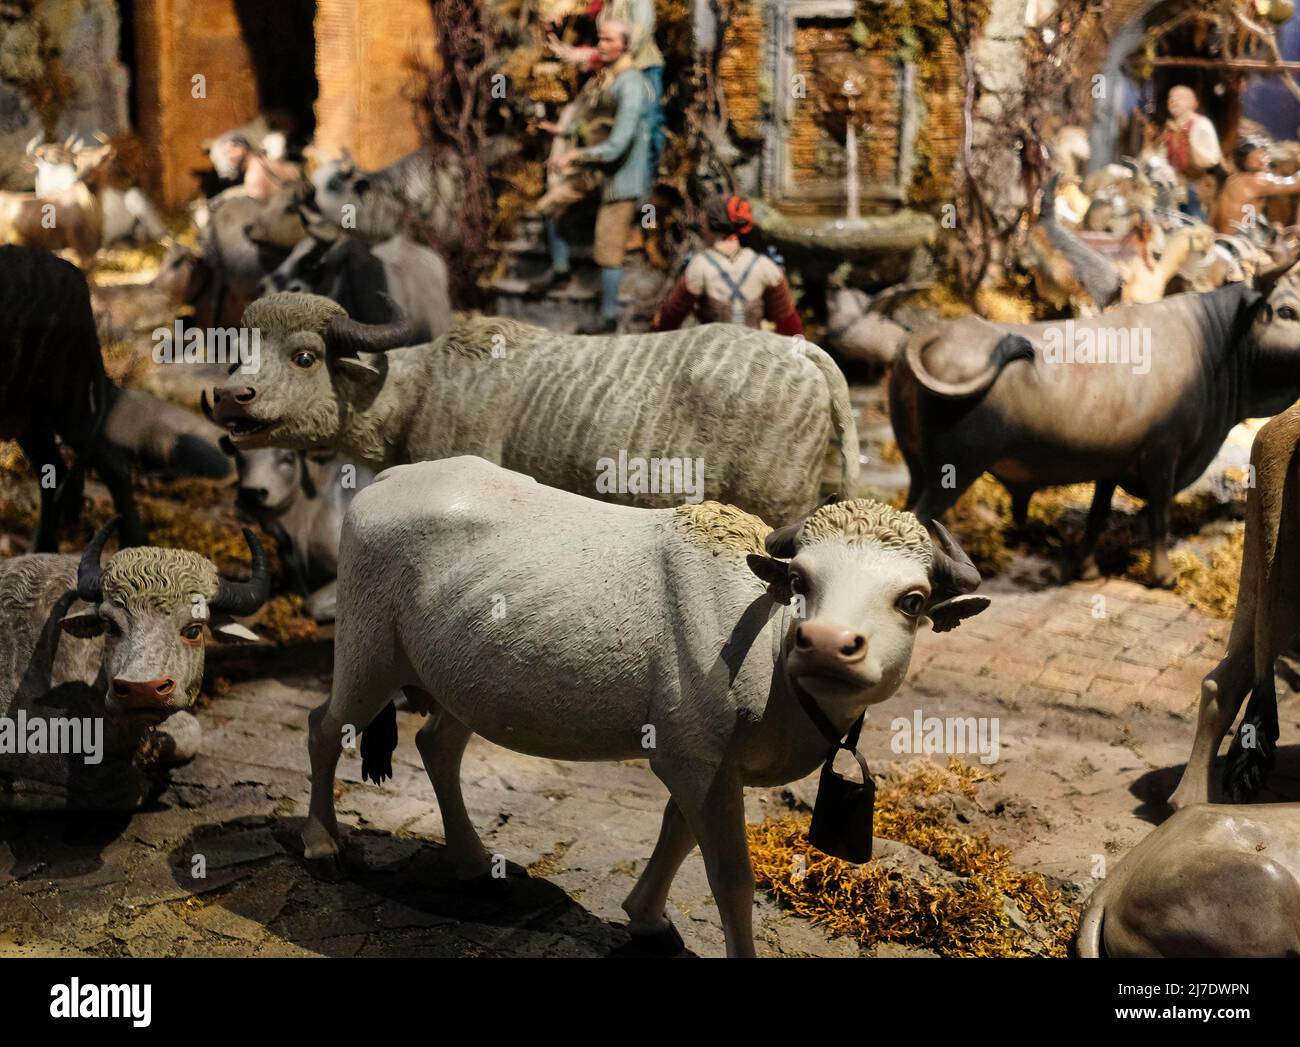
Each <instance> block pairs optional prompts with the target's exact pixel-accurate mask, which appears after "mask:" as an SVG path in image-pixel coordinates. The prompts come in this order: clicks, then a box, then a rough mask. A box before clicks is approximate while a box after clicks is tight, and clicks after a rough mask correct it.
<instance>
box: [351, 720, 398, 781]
mask: <svg viewBox="0 0 1300 1047" xmlns="http://www.w3.org/2000/svg"><path fill="white" fill-rule="evenodd" d="M360 748H361V780H362V781H363V782H364V781H372V782H374V783H375V784H376V785H378V784H379V783H380V782H382V781H383V780H384V779H385V778H391V777H392V776H393V752H394V750H395V749H396V748H397V705H396V704H395V703H393V702H389V703H388V704H387V705H385V706H384V707H383V709H381V710H380V712H379V715H378V716H376V717H375V718H374V719H373V720H371V721H370V724H369V725H368V726H367V727H366V728H365V729H364V730H363V731H362V732H361V746H360Z"/></svg>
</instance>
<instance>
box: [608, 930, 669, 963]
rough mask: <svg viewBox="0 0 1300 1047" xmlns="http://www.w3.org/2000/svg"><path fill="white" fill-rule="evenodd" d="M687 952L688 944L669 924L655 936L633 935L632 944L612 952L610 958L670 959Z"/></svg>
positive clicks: (654, 934) (629, 943) (655, 933)
mask: <svg viewBox="0 0 1300 1047" xmlns="http://www.w3.org/2000/svg"><path fill="white" fill-rule="evenodd" d="M685 951H686V943H685V942H684V941H682V936H681V935H680V934H679V933H678V932H677V928H676V927H674V926H673V925H672V923H669V924H668V926H667V927H665V928H664V929H663V930H662V931H655V932H654V933H653V934H634V935H632V940H631V941H630V942H627V943H626V944H624V945H620V946H619V947H618V948H617V949H614V950H612V951H611V952H610V956H612V957H621V958H626V959H634V958H639V957H645V958H648V959H655V958H658V959H668V958H671V957H673V956H680V955H681V954H682V953H683V952H685Z"/></svg>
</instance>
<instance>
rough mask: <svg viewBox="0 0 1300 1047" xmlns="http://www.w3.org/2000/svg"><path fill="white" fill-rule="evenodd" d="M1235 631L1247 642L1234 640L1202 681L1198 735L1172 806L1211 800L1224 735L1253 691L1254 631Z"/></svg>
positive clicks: (1197, 718)
mask: <svg viewBox="0 0 1300 1047" xmlns="http://www.w3.org/2000/svg"><path fill="white" fill-rule="evenodd" d="M1234 634H1236V635H1234V639H1236V640H1238V641H1244V642H1238V643H1237V644H1235V645H1234V644H1233V642H1232V641H1231V640H1230V641H1229V643H1228V653H1227V654H1225V655H1224V657H1223V661H1221V662H1220V663H1219V664H1218V665H1216V666H1215V667H1214V668H1213V669H1211V670H1210V672H1209V675H1207V676H1206V677H1205V679H1204V680H1203V681H1201V708H1200V711H1199V712H1198V713H1197V716H1196V738H1195V739H1194V740H1193V742H1192V753H1191V755H1190V756H1189V757H1188V758H1187V766H1186V768H1184V770H1183V777H1182V780H1181V781H1179V783H1178V788H1176V789H1175V790H1174V792H1173V795H1171V796H1170V797H1169V805H1170V806H1171V807H1175V808H1181V807H1190V806H1191V805H1192V804H1196V803H1209V802H1210V799H1211V797H1210V773H1211V771H1212V770H1213V768H1214V757H1215V756H1216V755H1217V754H1218V751H1219V743H1220V742H1221V741H1223V736H1224V734H1226V733H1227V730H1228V728H1229V727H1231V726H1232V721H1233V720H1235V719H1236V718H1237V710H1238V709H1240V708H1241V703H1242V700H1243V699H1244V698H1245V697H1246V693H1247V692H1248V691H1249V690H1250V684H1251V678H1252V676H1253V675H1254V656H1253V654H1252V651H1251V647H1250V642H1251V637H1250V632H1249V631H1248V630H1245V631H1241V632H1238V631H1237V630H1236V629H1234Z"/></svg>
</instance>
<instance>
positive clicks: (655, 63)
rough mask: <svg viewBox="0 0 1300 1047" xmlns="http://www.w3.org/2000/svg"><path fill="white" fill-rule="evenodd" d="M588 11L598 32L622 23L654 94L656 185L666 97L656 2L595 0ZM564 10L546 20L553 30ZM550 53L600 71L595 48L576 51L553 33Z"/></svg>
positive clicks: (650, 118) (651, 161) (650, 117)
mask: <svg viewBox="0 0 1300 1047" xmlns="http://www.w3.org/2000/svg"><path fill="white" fill-rule="evenodd" d="M587 10H588V11H589V12H592V13H594V14H595V16H596V26H597V28H599V27H601V26H603V25H607V24H608V23H610V22H620V23H622V24H623V25H625V26H626V27H627V30H628V47H627V49H628V51H630V52H631V54H632V62H633V64H635V65H636V67H637V68H638V69H640V70H641V75H642V76H644V77H645V78H646V81H647V82H648V83H649V84H650V87H651V88H652V89H653V91H654V104H653V105H652V106H651V107H650V110H649V113H648V114H647V125H648V129H649V133H650V151H649V153H648V154H647V166H648V168H649V173H650V182H651V184H653V183H654V176H655V171H656V170H657V169H658V167H659V157H660V156H661V155H662V153H663V151H664V132H663V122H664V120H663V96H664V56H663V52H662V51H660V50H659V45H658V44H656V43H655V5H654V0H592V3H590V4H588V6H587ZM562 11H563V8H560V9H556V11H555V12H554V13H553V14H552V15H550V16H549V17H548V18H547V21H548V22H549V23H550V24H551V25H552V26H554V25H555V24H557V23H558V21H559V19H560V18H561V17H562V14H561V12H562ZM547 42H548V44H549V46H550V48H551V52H552V53H553V54H554V55H555V56H556V57H557V58H559V59H560V60H561V61H565V62H568V63H570V64H571V65H576V66H578V67H579V68H582V69H599V68H600V65H601V57H600V54H599V53H598V49H597V48H594V47H577V46H574V45H572V44H566V43H563V42H562V41H561V40H560V39H559V38H558V37H556V35H555V34H554V33H553V32H552V33H551V34H550V36H549V37H548V40H547Z"/></svg>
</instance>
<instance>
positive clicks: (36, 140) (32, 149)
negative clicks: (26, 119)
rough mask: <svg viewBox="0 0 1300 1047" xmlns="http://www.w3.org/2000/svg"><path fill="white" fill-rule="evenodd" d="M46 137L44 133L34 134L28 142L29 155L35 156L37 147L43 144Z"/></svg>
mask: <svg viewBox="0 0 1300 1047" xmlns="http://www.w3.org/2000/svg"><path fill="white" fill-rule="evenodd" d="M44 137H45V136H44V135H39V134H36V135H32V140H31V141H30V142H28V143H27V155H28V156H34V155H35V154H36V147H37V146H38V145H40V144H41V141H42V139H43V138H44Z"/></svg>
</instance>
